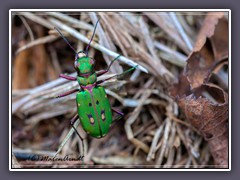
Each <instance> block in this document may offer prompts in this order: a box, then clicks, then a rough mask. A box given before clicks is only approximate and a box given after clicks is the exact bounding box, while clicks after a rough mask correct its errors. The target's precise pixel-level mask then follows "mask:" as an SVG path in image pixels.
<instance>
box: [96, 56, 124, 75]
mask: <svg viewBox="0 0 240 180" xmlns="http://www.w3.org/2000/svg"><path fill="white" fill-rule="evenodd" d="M120 56H121V55H119V56H117V57H116V58H115V59H114V60H112V61H111V63H110V64H109V65H108V67H107V69H105V70H101V71H98V72H97V77H99V76H101V75H103V74H105V73H107V72H108V71H109V69H110V67H111V66H112V64H113V63H114V61H116V60H118V58H119V57H120Z"/></svg>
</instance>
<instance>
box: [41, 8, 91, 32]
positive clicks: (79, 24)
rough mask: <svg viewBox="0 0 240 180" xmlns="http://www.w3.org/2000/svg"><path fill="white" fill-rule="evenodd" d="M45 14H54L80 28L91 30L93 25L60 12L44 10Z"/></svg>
mask: <svg viewBox="0 0 240 180" xmlns="http://www.w3.org/2000/svg"><path fill="white" fill-rule="evenodd" d="M45 13H46V14H48V15H51V16H54V17H56V18H58V19H61V20H63V21H66V22H70V23H72V24H74V25H75V26H77V27H79V28H81V29H86V30H91V31H93V29H94V27H93V26H92V25H90V24H88V23H85V22H84V21H80V20H78V19H76V18H73V17H71V16H68V15H65V14H62V13H60V12H45Z"/></svg>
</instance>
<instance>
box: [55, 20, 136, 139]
mask: <svg viewBox="0 0 240 180" xmlns="http://www.w3.org/2000/svg"><path fill="white" fill-rule="evenodd" d="M97 23H98V22H97ZM96 26H97V24H96ZM96 26H95V28H94V32H93V35H94V33H95V30H96ZM56 29H57V28H56ZM57 31H58V32H59V33H60V35H61V36H62V38H63V39H64V41H65V42H66V43H67V44H68V45H69V46H70V47H71V48H72V50H73V51H74V52H75V62H74V68H75V70H76V71H77V77H70V76H66V75H64V74H61V75H60V77H62V78H65V79H67V80H70V81H78V83H79V86H80V89H75V90H72V91H69V92H66V93H64V94H61V95H59V96H57V97H58V98H59V97H63V96H67V95H69V94H72V93H75V92H77V94H76V103H77V111H78V114H77V115H75V116H74V117H73V119H72V120H71V125H72V127H73V128H74V130H75V132H76V133H77V134H78V136H79V137H80V138H81V136H80V135H79V133H78V132H77V130H76V129H75V127H74V125H73V124H74V122H75V121H76V120H78V119H80V121H81V124H82V127H83V129H84V130H85V131H86V132H87V133H88V134H90V135H91V136H93V137H95V138H101V137H104V136H105V135H106V134H107V133H108V132H109V129H110V126H111V124H112V121H113V119H112V111H114V112H115V113H117V114H118V115H120V117H122V116H123V113H121V112H119V111H117V110H115V109H114V108H111V105H110V102H109V100H108V98H107V95H106V92H105V89H104V88H103V87H102V86H101V83H103V82H104V81H106V80H109V79H111V78H113V77H119V76H121V75H123V74H125V73H128V72H130V71H132V70H134V69H135V68H136V67H132V68H130V69H128V70H127V71H125V72H123V73H122V74H118V75H115V76H112V77H110V78H107V79H105V80H100V81H97V77H99V76H101V75H103V74H105V73H107V72H108V71H109V68H110V67H111V65H112V63H113V62H114V61H115V60H117V59H118V58H119V56H118V57H117V58H115V59H114V60H112V61H111V64H110V65H109V66H108V68H107V69H106V70H101V71H98V72H96V71H95V69H94V66H95V60H94V59H93V58H91V57H89V56H88V48H89V46H90V43H91V41H92V38H93V36H92V38H91V40H90V42H89V44H88V46H87V47H86V50H85V51H80V52H76V51H75V49H74V48H73V47H72V46H71V45H70V44H69V42H68V41H67V39H66V38H65V37H64V36H63V35H62V33H61V32H60V30H59V29H57ZM81 139H82V138H81Z"/></svg>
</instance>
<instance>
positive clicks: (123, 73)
mask: <svg viewBox="0 0 240 180" xmlns="http://www.w3.org/2000/svg"><path fill="white" fill-rule="evenodd" d="M136 67H137V66H134V67H131V68H129V69H128V70H126V71H124V72H122V73H121V74H116V75H114V76H112V77H110V78H107V79H103V80H100V81H97V84H101V83H103V82H104V81H107V80H109V79H112V78H114V77H116V78H120V77H121V76H123V75H125V74H127V73H129V72H131V71H133V70H134V69H136Z"/></svg>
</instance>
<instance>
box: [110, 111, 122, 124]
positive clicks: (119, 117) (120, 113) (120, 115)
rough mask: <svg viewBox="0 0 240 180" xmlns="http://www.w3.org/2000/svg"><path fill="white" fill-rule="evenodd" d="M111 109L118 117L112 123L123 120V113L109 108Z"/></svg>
mask: <svg viewBox="0 0 240 180" xmlns="http://www.w3.org/2000/svg"><path fill="white" fill-rule="evenodd" d="M111 109H112V111H113V112H115V113H117V114H118V116H117V117H116V118H115V119H114V120H113V121H114V122H116V121H118V120H120V119H122V118H123V116H124V114H123V112H121V111H119V110H117V109H115V108H111Z"/></svg>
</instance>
